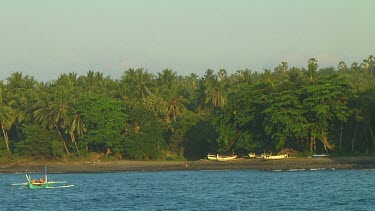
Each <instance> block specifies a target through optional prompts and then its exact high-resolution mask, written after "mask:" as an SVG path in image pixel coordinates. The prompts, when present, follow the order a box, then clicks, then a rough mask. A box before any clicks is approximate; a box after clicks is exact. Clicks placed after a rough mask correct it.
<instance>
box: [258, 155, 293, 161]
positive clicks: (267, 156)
mask: <svg viewBox="0 0 375 211" xmlns="http://www.w3.org/2000/svg"><path fill="white" fill-rule="evenodd" d="M263 158H264V159H267V160H278V159H284V158H288V154H283V155H263Z"/></svg>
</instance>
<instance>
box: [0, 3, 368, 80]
mask: <svg viewBox="0 0 375 211" xmlns="http://www.w3.org/2000/svg"><path fill="white" fill-rule="evenodd" d="M0 5H1V6H0V34H1V36H2V39H0V58H1V59H0V71H1V73H2V74H1V76H0V80H4V79H6V77H9V76H10V75H11V73H12V72H16V71H21V72H22V73H23V74H25V75H30V76H34V77H35V79H36V80H42V81H47V80H54V79H57V78H58V76H59V75H60V74H62V73H69V72H76V73H77V74H78V75H86V73H87V72H88V71H89V70H92V71H95V72H102V73H103V74H104V75H105V76H110V77H112V78H119V77H120V76H121V75H122V74H123V73H124V71H125V70H127V69H129V68H145V69H147V70H148V71H149V72H151V73H157V72H161V71H162V70H163V69H166V68H168V69H172V70H173V71H175V72H177V74H178V75H189V74H190V73H196V74H198V75H203V74H204V72H205V71H206V70H207V69H213V70H215V71H218V70H219V69H226V70H227V72H228V74H232V73H234V72H236V71H237V70H239V69H246V68H248V69H251V70H253V71H262V70H263V69H274V68H275V67H276V66H278V64H280V63H281V62H283V61H286V62H288V65H289V67H292V66H297V67H305V68H306V67H307V62H308V60H309V59H310V58H316V59H317V60H318V64H319V66H320V67H329V66H334V67H337V65H338V63H339V62H340V61H344V62H346V63H347V65H350V64H352V63H353V62H358V63H360V62H362V60H363V59H365V58H367V57H368V55H372V54H374V47H373V44H371V43H372V37H373V35H374V34H375V27H373V20H375V13H374V12H373V8H375V1H371V0H362V1H354V0H328V1H327V0H314V1H298V0H265V1H257V0H236V1H224V0H223V1H215V0H205V1H198V0H192V1H174V0H149V1H146V0H141V1H135V0H129V1H119V0H109V1H102V0H79V1H73V0H67V1H43V0H33V1H21V0H14V1H11V0H2V1H0Z"/></svg>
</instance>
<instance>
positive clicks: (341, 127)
mask: <svg viewBox="0 0 375 211" xmlns="http://www.w3.org/2000/svg"><path fill="white" fill-rule="evenodd" d="M341 147H342V124H341V128H340V149H341Z"/></svg>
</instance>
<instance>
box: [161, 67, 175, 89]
mask: <svg viewBox="0 0 375 211" xmlns="http://www.w3.org/2000/svg"><path fill="white" fill-rule="evenodd" d="M176 79H177V73H176V72H174V71H172V70H170V69H165V70H163V72H162V73H158V79H157V81H158V83H159V87H166V88H167V89H171V88H172V86H173V84H174V83H175V81H176Z"/></svg>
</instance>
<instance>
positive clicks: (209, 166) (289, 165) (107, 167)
mask: <svg viewBox="0 0 375 211" xmlns="http://www.w3.org/2000/svg"><path fill="white" fill-rule="evenodd" d="M44 166H47V168H48V172H49V173H84V172H86V173H91V172H92V173H94V172H118V171H169V170H236V169H237V170H240V169H257V170H266V171H267V170H289V169H320V168H327V169H329V168H331V169H375V156H366V157H337V158H320V159H316V158H288V159H283V160H263V159H237V160H233V161H227V162H218V161H209V160H199V161H127V160H122V161H110V162H102V161H93V162H69V163H63V162H43V163H35V162H33V163H13V164H0V173H26V172H44Z"/></svg>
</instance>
